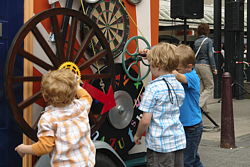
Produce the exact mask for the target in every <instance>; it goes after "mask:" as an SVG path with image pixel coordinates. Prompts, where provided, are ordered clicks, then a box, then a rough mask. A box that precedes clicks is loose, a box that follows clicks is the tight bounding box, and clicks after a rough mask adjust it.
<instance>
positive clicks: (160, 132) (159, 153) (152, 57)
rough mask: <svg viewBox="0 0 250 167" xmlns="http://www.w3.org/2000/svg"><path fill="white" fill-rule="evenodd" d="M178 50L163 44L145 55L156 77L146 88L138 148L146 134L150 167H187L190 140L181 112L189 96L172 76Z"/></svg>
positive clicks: (136, 140)
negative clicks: (188, 142) (186, 95)
mask: <svg viewBox="0 0 250 167" xmlns="http://www.w3.org/2000/svg"><path fill="white" fill-rule="evenodd" d="M175 48H176V46H174V45H172V44H169V43H160V44H158V45H156V46H154V47H153V49H152V50H150V51H149V50H144V51H143V52H146V53H147V60H148V62H149V64H150V69H151V72H152V75H154V76H155V77H156V79H154V80H153V81H151V82H150V83H149V84H148V85H147V87H146V88H145V92H144V94H143V98H142V101H141V103H140V106H139V109H140V110H141V111H143V116H142V119H141V120H140V122H139V125H138V128H137V131H136V134H135V136H134V141H135V144H140V143H141V141H140V140H141V136H142V135H143V133H144V132H145V131H146V138H145V141H146V147H147V167H163V166H164V167H183V149H184V148H185V147H186V139H185V132H184V129H183V126H182V124H181V122H180V119H179V116H180V109H179V108H180V106H181V105H182V103H183V100H184V97H185V93H184V89H183V87H182V85H181V83H180V82H178V81H177V80H176V78H175V75H174V74H173V73H172V71H173V70H174V69H176V68H177V66H178V64H179V59H178V58H176V56H175Z"/></svg>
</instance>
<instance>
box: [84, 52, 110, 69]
mask: <svg viewBox="0 0 250 167" xmlns="http://www.w3.org/2000/svg"><path fill="white" fill-rule="evenodd" d="M105 55H107V50H102V51H100V52H99V53H98V54H96V55H95V56H93V57H91V58H90V59H88V61H86V62H84V63H83V64H81V65H80V66H79V69H80V71H81V70H84V69H86V68H87V67H89V66H90V65H92V64H94V63H95V62H97V61H98V60H99V59H101V58H102V57H104V56H105Z"/></svg>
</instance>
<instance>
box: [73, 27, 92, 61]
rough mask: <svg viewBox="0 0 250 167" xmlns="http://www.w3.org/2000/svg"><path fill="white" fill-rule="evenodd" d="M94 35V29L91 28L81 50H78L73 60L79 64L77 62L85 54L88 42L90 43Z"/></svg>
mask: <svg viewBox="0 0 250 167" xmlns="http://www.w3.org/2000/svg"><path fill="white" fill-rule="evenodd" d="M93 36H94V30H93V29H90V30H89V32H88V33H87V34H86V37H85V38H84V40H83V42H82V44H81V47H80V49H79V51H78V52H77V55H76V57H75V59H74V61H73V62H74V63H76V64H77V62H78V61H79V60H80V58H81V56H82V55H83V53H84V51H85V50H86V49H87V47H88V44H89V43H90V41H91V39H92V37H93Z"/></svg>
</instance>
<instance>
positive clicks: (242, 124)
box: [199, 99, 250, 167]
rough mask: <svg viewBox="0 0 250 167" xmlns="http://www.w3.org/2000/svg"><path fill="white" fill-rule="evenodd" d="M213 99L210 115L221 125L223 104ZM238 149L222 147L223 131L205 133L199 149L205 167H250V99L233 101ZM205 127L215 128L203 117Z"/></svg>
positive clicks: (210, 105) (209, 108)
mask: <svg viewBox="0 0 250 167" xmlns="http://www.w3.org/2000/svg"><path fill="white" fill-rule="evenodd" d="M218 101H219V99H213V100H212V101H211V103H210V104H209V105H208V111H209V115H210V116H211V117H212V118H213V119H214V120H215V122H216V123H217V124H219V125H221V103H218ZM233 114H234V132H235V145H236V148H233V149H226V148H221V147H220V140H221V136H220V135H221V131H220V130H217V131H216V130H213V129H212V130H210V131H208V132H203V136H202V140H201V143H200V147H199V153H200V157H201V161H202V163H203V165H204V167H250V99H244V100H235V99H233ZM203 122H204V126H206V127H214V126H213V124H212V123H211V122H210V121H209V120H208V119H207V117H205V116H204V115H203Z"/></svg>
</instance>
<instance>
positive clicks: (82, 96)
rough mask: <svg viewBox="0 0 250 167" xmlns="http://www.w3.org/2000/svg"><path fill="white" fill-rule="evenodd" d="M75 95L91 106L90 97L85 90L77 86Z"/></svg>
mask: <svg viewBox="0 0 250 167" xmlns="http://www.w3.org/2000/svg"><path fill="white" fill-rule="evenodd" d="M76 95H77V97H78V98H79V99H86V100H87V101H88V102H89V104H90V105H91V104H92V101H93V99H92V97H91V96H90V94H89V93H88V92H87V91H86V90H85V89H83V88H82V87H81V86H80V85H78V87H77V92H76Z"/></svg>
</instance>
